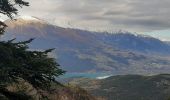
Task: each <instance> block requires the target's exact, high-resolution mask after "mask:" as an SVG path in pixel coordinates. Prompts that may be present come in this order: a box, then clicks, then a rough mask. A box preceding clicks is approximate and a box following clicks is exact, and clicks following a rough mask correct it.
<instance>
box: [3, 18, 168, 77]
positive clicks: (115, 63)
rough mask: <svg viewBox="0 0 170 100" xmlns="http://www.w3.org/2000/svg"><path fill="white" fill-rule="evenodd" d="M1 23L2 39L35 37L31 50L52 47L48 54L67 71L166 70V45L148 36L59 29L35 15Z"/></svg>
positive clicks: (132, 72) (118, 71)
mask: <svg viewBox="0 0 170 100" xmlns="http://www.w3.org/2000/svg"><path fill="white" fill-rule="evenodd" d="M5 23H6V24H7V25H8V28H7V30H6V33H5V35H4V36H3V37H2V39H4V40H8V39H13V38H16V39H17V41H21V40H28V39H30V38H35V40H34V41H33V42H32V43H31V44H30V47H31V49H38V50H44V49H48V48H55V49H56V50H55V51H54V52H53V54H50V56H53V57H55V58H57V62H59V64H60V65H61V67H62V68H63V69H64V70H66V71H68V72H96V71H110V72H113V73H114V74H128V73H131V74H136V73H137V74H155V73H167V72H169V71H170V68H169V65H170V59H169V55H170V46H169V45H168V44H167V43H164V42H162V41H160V40H158V39H155V38H152V37H148V36H141V35H134V34H131V33H128V32H126V33H123V32H119V33H117V34H110V33H107V32H103V33H99V32H90V31H85V30H79V29H70V28H62V27H57V26H54V25H51V24H49V23H47V22H45V21H43V20H41V19H38V18H35V17H19V18H17V20H13V21H11V20H7V21H5ZM165 55H166V56H165Z"/></svg>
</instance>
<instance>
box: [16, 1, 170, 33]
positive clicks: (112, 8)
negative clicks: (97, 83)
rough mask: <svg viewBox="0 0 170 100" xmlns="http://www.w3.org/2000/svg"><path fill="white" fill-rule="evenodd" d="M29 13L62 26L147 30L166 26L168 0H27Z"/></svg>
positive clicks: (169, 11) (169, 24)
mask: <svg viewBox="0 0 170 100" xmlns="http://www.w3.org/2000/svg"><path fill="white" fill-rule="evenodd" d="M27 1H29V2H30V5H31V6H30V7H24V9H22V10H20V11H21V12H20V13H19V14H20V15H31V16H36V17H39V18H43V19H45V20H48V21H49V22H51V23H53V24H56V25H59V26H64V27H70V26H71V27H79V28H84V29H91V30H101V31H105V30H108V31H112V30H119V29H122V30H127V31H131V32H149V31H155V30H167V29H169V28H170V17H169V16H170V6H169V5H170V0H27Z"/></svg>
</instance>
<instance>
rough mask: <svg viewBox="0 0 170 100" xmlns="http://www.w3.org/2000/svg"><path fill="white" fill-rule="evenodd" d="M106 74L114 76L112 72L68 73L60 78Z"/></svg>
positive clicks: (101, 75) (102, 75)
mask: <svg viewBox="0 0 170 100" xmlns="http://www.w3.org/2000/svg"><path fill="white" fill-rule="evenodd" d="M104 76H112V74H111V73H66V74H64V75H63V76H60V78H76V77H84V78H98V77H104Z"/></svg>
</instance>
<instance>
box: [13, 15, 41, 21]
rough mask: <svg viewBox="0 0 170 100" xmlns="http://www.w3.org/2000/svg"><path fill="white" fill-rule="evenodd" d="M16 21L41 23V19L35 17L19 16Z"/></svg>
mask: <svg viewBox="0 0 170 100" xmlns="http://www.w3.org/2000/svg"><path fill="white" fill-rule="evenodd" d="M16 19H23V20H36V21H39V20H40V19H39V18H36V17H33V16H19V17H17V18H16Z"/></svg>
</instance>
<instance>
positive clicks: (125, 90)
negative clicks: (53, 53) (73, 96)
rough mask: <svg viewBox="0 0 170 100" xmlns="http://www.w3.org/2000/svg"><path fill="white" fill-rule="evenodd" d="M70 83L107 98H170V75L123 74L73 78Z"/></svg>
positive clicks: (124, 99) (156, 99)
mask: <svg viewBox="0 0 170 100" xmlns="http://www.w3.org/2000/svg"><path fill="white" fill-rule="evenodd" d="M69 84H76V85H78V86H81V87H83V88H84V89H86V90H87V91H88V92H89V93H91V94H93V95H94V96H100V97H102V98H105V99H106V100H168V98H169V97H170V75H169V74H161V75H155V76H140V75H123V76H122V75H121V76H112V77H109V78H106V79H102V80H97V79H87V78H78V79H73V80H71V81H70V82H69Z"/></svg>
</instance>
